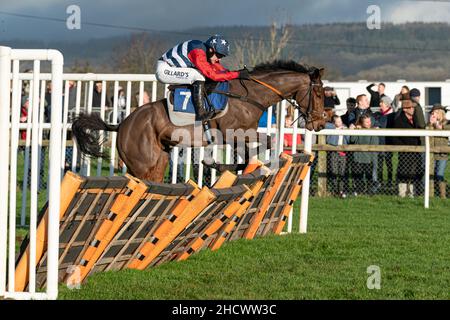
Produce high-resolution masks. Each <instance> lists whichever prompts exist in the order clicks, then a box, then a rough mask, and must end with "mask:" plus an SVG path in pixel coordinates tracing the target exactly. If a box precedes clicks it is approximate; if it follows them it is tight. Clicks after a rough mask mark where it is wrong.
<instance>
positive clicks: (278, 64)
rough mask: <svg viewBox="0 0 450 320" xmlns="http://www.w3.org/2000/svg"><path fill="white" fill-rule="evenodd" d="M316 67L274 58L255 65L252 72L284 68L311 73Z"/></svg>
mask: <svg viewBox="0 0 450 320" xmlns="http://www.w3.org/2000/svg"><path fill="white" fill-rule="evenodd" d="M314 69H316V68H315V67H309V66H305V65H302V64H300V63H297V62H295V61H293V60H288V61H286V60H274V61H272V62H264V63H260V64H258V65H256V66H255V67H254V68H253V70H252V73H262V72H274V71H280V70H286V71H295V72H300V73H308V74H309V73H311V72H312V71H314Z"/></svg>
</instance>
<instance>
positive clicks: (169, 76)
mask: <svg viewBox="0 0 450 320" xmlns="http://www.w3.org/2000/svg"><path fill="white" fill-rule="evenodd" d="M229 51H230V45H229V44H228V41H227V40H225V39H224V38H223V37H222V36H220V35H214V36H212V37H210V38H209V39H208V40H206V42H202V41H200V40H189V41H186V42H183V43H180V44H178V45H176V46H175V47H173V48H172V49H170V50H168V51H167V52H166V53H164V54H163V56H162V57H161V58H160V59H159V60H158V63H157V67H156V78H157V79H158V81H160V82H162V83H166V84H191V85H192V87H193V90H192V95H193V96H192V100H193V102H194V106H195V111H196V113H197V117H198V118H199V120H201V121H202V122H206V121H208V120H209V119H210V118H211V117H212V116H213V115H214V110H210V111H209V112H208V111H206V109H205V104H204V101H203V95H204V91H205V78H209V79H211V80H213V81H227V80H232V79H236V78H240V79H249V73H248V71H247V70H246V69H244V70H241V71H229V70H227V69H225V68H224V67H223V66H222V65H221V64H220V59H221V58H223V57H226V56H227V55H228V54H229Z"/></svg>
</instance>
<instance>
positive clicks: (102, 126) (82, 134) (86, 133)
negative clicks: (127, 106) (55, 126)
mask: <svg viewBox="0 0 450 320" xmlns="http://www.w3.org/2000/svg"><path fill="white" fill-rule="evenodd" d="M118 128H119V125H109V124H107V123H106V122H105V121H103V120H102V118H100V115H98V114H96V113H91V114H80V115H79V116H77V117H76V118H75V119H74V121H73V123H72V134H73V135H74V136H75V139H76V142H77V145H78V148H79V150H80V151H81V153H83V154H85V155H87V156H90V157H94V158H108V157H109V156H108V154H107V153H105V152H102V151H101V145H102V144H103V143H104V142H105V141H104V140H103V141H100V136H99V135H98V133H96V132H95V131H98V130H105V131H116V132H117V130H118Z"/></svg>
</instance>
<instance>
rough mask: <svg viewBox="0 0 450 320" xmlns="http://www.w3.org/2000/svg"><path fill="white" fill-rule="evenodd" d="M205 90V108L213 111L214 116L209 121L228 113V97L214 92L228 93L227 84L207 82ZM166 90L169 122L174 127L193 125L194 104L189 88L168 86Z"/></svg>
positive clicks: (187, 86)
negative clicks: (167, 91)
mask: <svg viewBox="0 0 450 320" xmlns="http://www.w3.org/2000/svg"><path fill="white" fill-rule="evenodd" d="M205 89H206V90H205V91H206V92H207V94H206V96H205V97H204V99H205V107H206V108H207V109H208V108H209V109H210V110H211V109H212V110H214V111H215V115H214V117H213V118H212V119H211V120H213V119H218V118H220V117H223V116H224V115H225V114H226V112H227V111H228V97H227V96H226V95H224V94H220V93H217V92H215V91H220V92H228V91H229V83H228V82H207V83H205ZM168 90H169V94H168V96H167V113H168V115H169V119H170V121H171V122H172V123H173V124H174V125H176V126H185V125H191V124H194V123H195V117H196V115H195V108H194V102H193V101H192V94H191V86H190V85H170V86H169V87H168Z"/></svg>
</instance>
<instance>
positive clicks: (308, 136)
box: [299, 130, 313, 233]
mask: <svg viewBox="0 0 450 320" xmlns="http://www.w3.org/2000/svg"><path fill="white" fill-rule="evenodd" d="M312 138H313V132H312V131H309V130H306V133H305V152H312ZM310 176H311V169H310V170H308V173H307V174H306V177H305V180H304V181H303V187H302V202H301V204H300V205H301V206H300V228H299V231H300V233H306V228H307V225H308V204H309V180H310Z"/></svg>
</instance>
